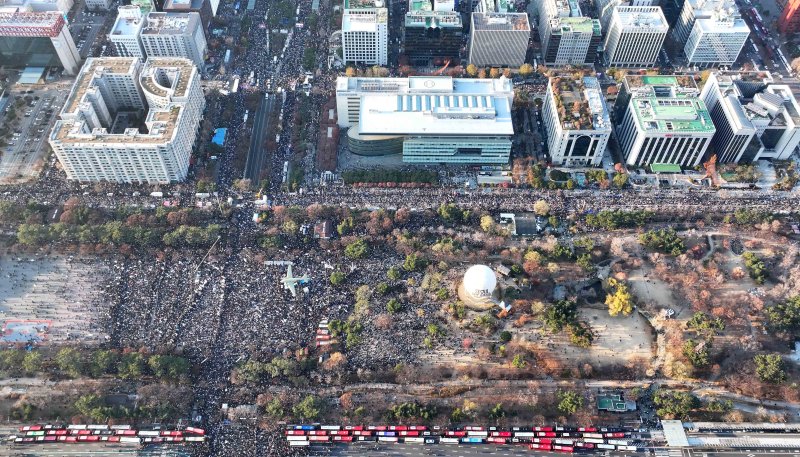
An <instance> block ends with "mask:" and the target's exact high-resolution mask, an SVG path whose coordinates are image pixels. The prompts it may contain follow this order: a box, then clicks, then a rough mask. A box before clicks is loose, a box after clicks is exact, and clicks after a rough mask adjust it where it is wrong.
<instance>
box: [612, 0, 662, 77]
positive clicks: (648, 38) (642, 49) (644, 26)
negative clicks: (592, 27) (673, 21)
mask: <svg viewBox="0 0 800 457" xmlns="http://www.w3.org/2000/svg"><path fill="white" fill-rule="evenodd" d="M668 31H669V26H668V25H667V20H666V19H665V18H664V14H663V13H662V12H661V8H659V7H658V6H617V7H616V8H614V12H613V13H612V15H611V21H610V23H609V28H608V33H607V34H606V41H605V45H604V48H605V58H606V61H607V63H608V65H609V66H613V67H628V68H631V67H636V68H641V67H652V66H653V65H655V63H656V59H658V53H659V52H661V46H662V45H663V44H664V39H665V38H666V37H667V32H668Z"/></svg>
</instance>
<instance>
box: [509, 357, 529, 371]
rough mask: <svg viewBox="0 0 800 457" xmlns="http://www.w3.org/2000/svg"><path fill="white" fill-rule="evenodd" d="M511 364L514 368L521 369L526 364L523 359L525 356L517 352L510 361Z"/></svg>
mask: <svg viewBox="0 0 800 457" xmlns="http://www.w3.org/2000/svg"><path fill="white" fill-rule="evenodd" d="M511 366H512V367H514V368H519V369H522V368H525V367H526V366H528V362H526V361H525V358H524V357H523V356H522V354H517V355H515V356H514V359H513V360H512V361H511Z"/></svg>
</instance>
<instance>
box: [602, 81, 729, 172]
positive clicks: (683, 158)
mask: <svg viewBox="0 0 800 457" xmlns="http://www.w3.org/2000/svg"><path fill="white" fill-rule="evenodd" d="M617 103H618V104H619V105H621V106H620V111H622V112H623V115H622V116H621V117H618V118H617V119H619V120H620V122H619V124H618V125H617V129H616V132H617V139H618V140H619V144H620V148H621V149H622V154H623V155H624V157H625V162H626V163H627V164H628V165H630V166H644V165H652V164H674V165H680V166H683V167H694V166H696V165H699V164H700V162H701V160H702V159H703V156H704V154H705V152H706V150H707V149H708V147H709V145H710V144H711V139H712V138H713V137H714V134H715V133H716V129H715V127H714V123H713V122H712V120H711V115H710V113H709V112H708V109H707V108H706V104H705V102H703V100H702V99H701V98H700V91H699V90H698V89H697V86H696V85H695V83H694V79H693V78H692V77H690V76H640V75H635V76H630V75H629V76H626V77H625V81H624V82H623V88H622V91H621V93H620V97H618V99H617ZM618 112H619V111H618Z"/></svg>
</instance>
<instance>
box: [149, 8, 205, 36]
mask: <svg viewBox="0 0 800 457" xmlns="http://www.w3.org/2000/svg"><path fill="white" fill-rule="evenodd" d="M199 26H200V14H198V13H195V12H190V13H156V12H153V13H150V14H148V15H147V16H146V17H145V22H144V27H143V28H142V33H143V34H151V35H183V34H185V33H187V31H193V30H195V29H197V27H199Z"/></svg>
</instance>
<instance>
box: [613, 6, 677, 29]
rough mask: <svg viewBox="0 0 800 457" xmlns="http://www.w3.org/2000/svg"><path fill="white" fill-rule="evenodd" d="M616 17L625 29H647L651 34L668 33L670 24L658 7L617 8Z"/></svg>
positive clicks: (615, 10)
mask: <svg viewBox="0 0 800 457" xmlns="http://www.w3.org/2000/svg"><path fill="white" fill-rule="evenodd" d="M614 17H617V18H619V19H618V20H619V23H620V24H622V26H623V27H625V28H641V29H647V31H649V32H659V31H667V30H668V29H669V24H668V23H667V19H666V18H665V17H664V13H663V12H662V11H661V7H658V6H617V7H616V8H615V9H614Z"/></svg>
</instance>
